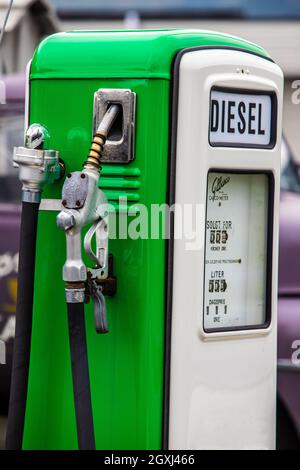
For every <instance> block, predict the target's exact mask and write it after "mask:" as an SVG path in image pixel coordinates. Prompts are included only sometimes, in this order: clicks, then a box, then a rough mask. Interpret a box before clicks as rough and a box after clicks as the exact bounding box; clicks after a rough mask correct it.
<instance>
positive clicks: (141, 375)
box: [23, 31, 261, 449]
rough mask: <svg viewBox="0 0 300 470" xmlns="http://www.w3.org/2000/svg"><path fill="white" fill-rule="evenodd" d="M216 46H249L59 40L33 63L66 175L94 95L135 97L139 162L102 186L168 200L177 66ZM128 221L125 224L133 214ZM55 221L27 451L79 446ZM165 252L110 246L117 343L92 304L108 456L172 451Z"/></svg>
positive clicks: (108, 176) (109, 37)
mask: <svg viewBox="0 0 300 470" xmlns="http://www.w3.org/2000/svg"><path fill="white" fill-rule="evenodd" d="M175 37H176V38H175ZM129 42H130V43H131V47H130V48H128V43H129ZM216 43H218V44H221V45H233V46H238V47H246V43H243V42H239V41H238V40H236V39H230V38H228V37H225V36H221V35H208V34H204V33H195V32H191V33H184V31H180V32H178V31H177V32H176V33H174V32H168V33H167V32H163V33H159V32H148V33H145V32H143V33H116V34H113V33H69V34H60V35H56V36H52V37H51V38H50V39H49V40H47V41H46V42H44V43H42V45H41V46H40V48H39V49H38V53H37V54H36V56H35V59H34V61H33V66H32V75H31V84H30V91H31V95H30V122H31V123H33V122H39V123H41V124H44V125H45V126H47V128H48V130H49V132H50V136H51V137H50V146H51V147H52V148H56V149H58V150H59V151H60V154H61V157H62V158H63V159H64V161H65V162H66V165H67V171H73V170H78V169H80V168H81V165H82V162H83V160H84V159H85V158H86V155H87V152H88V149H89V145H90V141H91V129H92V113H93V94H94V92H95V91H96V90H97V89H98V88H130V89H132V90H133V91H134V92H136V94H137V121H136V159H135V160H134V161H133V162H131V163H130V164H129V165H115V166H113V165H110V166H109V165H104V166H103V171H102V175H103V176H102V177H101V178H100V186H101V187H102V188H103V189H104V191H105V192H106V194H107V196H108V197H109V199H110V200H111V201H112V202H113V203H114V204H115V206H116V207H118V201H117V196H118V195H126V196H127V198H128V205H131V204H134V205H135V206H136V205H138V204H139V203H143V204H146V206H148V207H150V204H152V203H158V204H161V203H165V202H166V199H167V179H168V175H167V168H168V142H169V134H168V130H169V129H168V126H169V96H170V81H169V78H170V75H171V63H172V61H173V59H174V54H175V53H176V52H177V51H178V50H179V49H182V48H185V47H190V46H191V45H207V44H211V45H213V44H216ZM247 47H248V48H249V49H250V50H253V49H254V46H251V45H249V46H247ZM109 51H110V54H109ZM256 51H258V52H261V51H260V50H259V49H258V48H257V49H256ZM100 55H101V56H102V57H103V61H100V59H99V57H100ZM131 56H132V57H131ZM92 58H93V60H92ZM126 64H127V65H128V68H126ZM125 75H126V76H127V77H128V78H121V77H123V76H125ZM112 76H115V77H119V78H110V77H112ZM51 77H52V78H51ZM54 77H56V78H54ZM57 77H60V78H64V79H59V78H57ZM70 77H73V78H70ZM80 77H85V79H84V80H83V79H81V78H80ZM104 77H107V78H104ZM153 77H156V78H155V79H153ZM158 77H160V78H158ZM61 186H62V182H59V183H55V184H54V185H53V186H51V187H48V188H46V189H45V192H44V197H46V198H59V197H60V195H61ZM118 214H119V215H118V224H122V223H123V221H124V215H122V211H120V212H119V213H118ZM55 217H56V213H54V212H40V218H39V226H38V241H37V258H36V273H35V296H34V319H33V331H32V346H31V363H30V374H29V388H28V402H27V410H26V421H25V432H24V440H23V447H24V448H25V449H75V448H77V438H76V426H75V412H74V403H73V392H72V380H71V368H70V354H69V342H68V331H67V314H66V307H65V302H64V285H63V282H62V279H61V276H62V266H63V264H64V261H65V236H64V234H63V233H62V232H61V231H59V230H58V229H57V228H56V224H55ZM131 220H132V219H131ZM165 250H166V245H165V241H163V240H162V239H158V240H141V239H139V240H129V239H127V240H126V239H125V240H120V239H119V240H111V241H110V252H111V253H113V255H114V262H115V274H116V276H117V279H118V290H117V295H116V296H115V297H114V298H111V299H110V298H108V299H107V303H108V317H109V326H110V333H109V334H108V335H97V334H96V333H95V331H94V325H93V312H92V306H91V305H89V306H87V307H86V326H87V338H88V357H89V368H90V378H91V393H92V405H93V413H94V423H95V435H96V444H97V448H98V449H159V448H161V443H162V418H163V405H162V403H163V361H164V322H165Z"/></svg>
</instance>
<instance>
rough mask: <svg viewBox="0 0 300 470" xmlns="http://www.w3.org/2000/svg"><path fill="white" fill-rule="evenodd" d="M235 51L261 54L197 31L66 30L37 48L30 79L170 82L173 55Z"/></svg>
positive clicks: (225, 38) (242, 44) (237, 41)
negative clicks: (206, 49) (207, 49)
mask: <svg viewBox="0 0 300 470" xmlns="http://www.w3.org/2000/svg"><path fill="white" fill-rule="evenodd" d="M199 45H201V46H214V45H223V46H235V47H241V48H244V49H247V50H249V51H252V52H256V53H258V54H262V55H266V51H265V50H264V49H262V48H261V47H259V46H257V45H255V44H252V43H250V42H247V41H243V40H242V39H239V38H236V37H231V36H227V35H225V34H221V33H211V32H210V33H208V32H207V31H199V30H184V29H175V30H156V31H155V30H154V31H149V30H148V31H147V30H141V31H125V32H124V31H81V32H78V31H70V32H67V33H59V34H55V35H53V36H50V37H49V38H47V39H46V40H45V41H43V42H42V43H41V44H40V46H39V47H38V49H37V53H36V55H35V57H34V60H33V64H32V72H31V76H32V77H33V78H45V77H47V78H62V77H63V78H66V77H69V78H89V77H97V78H99V77H103V78H146V77H147V78H165V79H170V78H171V63H172V60H173V58H174V56H175V54H176V53H177V52H178V51H180V50H182V49H184V48H187V47H193V46H199Z"/></svg>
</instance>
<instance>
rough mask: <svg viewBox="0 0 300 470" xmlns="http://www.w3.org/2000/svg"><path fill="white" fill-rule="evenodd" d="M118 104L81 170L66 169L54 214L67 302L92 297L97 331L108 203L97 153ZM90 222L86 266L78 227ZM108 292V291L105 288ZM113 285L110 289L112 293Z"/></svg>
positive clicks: (102, 313) (101, 326) (102, 325)
mask: <svg viewBox="0 0 300 470" xmlns="http://www.w3.org/2000/svg"><path fill="white" fill-rule="evenodd" d="M119 111H120V106H119V105H116V104H114V105H111V106H110V107H109V108H108V110H107V112H106V113H105V115H104V117H103V119H102V121H101V123H100V125H99V126H98V128H97V131H96V133H95V135H94V138H93V142H92V146H91V150H90V153H89V156H88V159H87V161H86V162H85V163H84V166H83V170H82V171H75V172H73V173H69V174H68V175H67V177H66V180H65V182H64V185H63V189H62V204H63V206H64V207H65V208H64V210H62V211H61V212H60V213H59V214H58V216H57V226H58V227H59V228H61V229H63V230H64V231H65V233H66V237H67V260H66V262H65V265H64V267H63V279H64V281H65V282H66V301H67V303H84V302H87V301H88V300H89V298H90V297H92V298H93V300H94V317H95V326H96V331H97V332H98V333H107V332H108V327H107V318H106V304H105V297H104V293H103V292H104V291H105V285H106V281H107V280H108V278H109V275H110V272H109V261H108V259H109V258H108V232H109V230H108V203H107V199H106V196H105V194H104V193H103V191H101V190H100V189H99V187H98V180H99V175H100V157H101V154H102V151H103V146H104V144H105V141H106V138H107V135H108V132H109V130H110V128H111V126H112V125H113V123H114V121H115V119H116V117H117V115H118V113H119ZM88 224H92V226H91V227H90V228H89V230H88V231H87V233H86V235H85V238H84V250H85V252H86V254H87V255H88V256H89V258H90V259H91V260H92V261H94V263H95V266H94V267H93V268H88V267H86V266H85V264H84V262H83V260H82V256H81V231H82V229H83V228H84V227H85V226H86V225H88ZM94 235H95V237H96V252H94V251H93V250H92V239H93V237H94ZM106 293H107V294H109V292H108V291H107V292H106ZM112 293H113V289H112V290H111V291H110V295H112Z"/></svg>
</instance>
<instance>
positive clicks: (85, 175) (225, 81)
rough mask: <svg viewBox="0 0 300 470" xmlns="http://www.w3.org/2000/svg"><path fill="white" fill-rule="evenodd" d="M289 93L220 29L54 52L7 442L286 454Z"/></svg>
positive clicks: (125, 37)
mask: <svg viewBox="0 0 300 470" xmlns="http://www.w3.org/2000/svg"><path fill="white" fill-rule="evenodd" d="M282 89H283V77H282V72H281V70H280V69H279V67H278V66H277V65H276V64H274V62H273V61H272V60H271V58H270V57H269V56H268V54H267V53H266V52H265V51H264V50H263V49H261V48H260V47H258V46H255V45H253V44H251V43H248V42H246V41H243V40H241V39H238V38H234V37H230V36H227V35H223V34H218V33H212V32H205V31H193V30H164V31H126V32H120V31H119V32H69V33H61V34H56V35H53V36H50V37H49V38H47V39H46V40H44V41H43V42H42V43H41V44H40V46H39V47H38V49H37V51H36V53H35V55H34V57H33V60H32V62H31V64H30V66H29V68H28V101H27V113H28V122H27V126H26V128H27V129H28V130H27V136H30V135H32V134H34V135H35V138H34V139H32V138H31V139H29V140H28V139H27V141H26V143H25V147H22V148H18V149H16V150H15V163H16V164H18V165H19V166H20V178H21V179H22V181H23V185H24V187H25V190H27V189H28V187H27V186H28V185H27V186H26V184H27V183H26V182H27V180H28V178H27V176H28V174H30V175H31V176H32V171H33V169H35V170H36V169H37V168H38V165H39V160H38V158H37V155H36V152H42V154H39V156H40V157H41V155H42V156H43V157H44V156H45V152H46V153H47V152H50V154H51V155H52V156H53V157H55V160H53V162H54V163H53V174H52V173H51V178H50V177H48V176H47V178H46V177H45V172H42V173H43V185H42V187H41V186H38V190H39V195H40V194H41V189H43V193H42V198H41V202H40V204H39V217H38V220H37V217H36V218H35V221H32V222H31V223H32V224H33V225H35V226H37V234H36V238H35V237H34V238H33V239H32V240H31V246H32V251H33V252H35V259H34V258H33V260H32V258H31V261H30V262H31V265H32V264H33V267H34V269H33V268H32V269H31V271H30V272H31V278H30V279H31V281H30V282H31V284H30V286H31V288H30V289H31V290H30V292H31V294H30V292H29V296H28V297H29V299H28V302H27V307H26V309H27V310H26V312H27V313H26V312H25V313H26V318H27V322H28V325H27V326H28V327H27V329H26V328H25V333H24V334H23V335H22V334H21V335H19V339H18V340H17V339H16V343H17V346H16V348H18V350H19V351H23V352H24V351H25V355H24V356H23V361H22V360H21V365H20V361H19V363H18V365H17V366H16V367H15V368H14V372H13V381H12V392H11V405H10V416H9V423H8V436H7V447H8V448H23V449H32V448H34V449H74V448H75V449H76V448H78V447H79V448H81V449H94V448H96V449H160V448H164V449H167V448H169V449H209V448H210V449H218V448H231V449H246V448H263V449H272V448H274V446H275V417H276V299H277V242H278V201H279V177H280V148H281V125H282V123H281V115H282V109H281V108H282ZM36 134H37V135H36ZM43 135H46V136H47V138H44V139H43ZM39 138H40V140H41V142H42V144H41V142H40V143H39V145H41V146H40V147H39V150H35V151H34V152H32V149H31V150H30V147H32V144H30V142H32V141H35V142H37V141H38V140H39ZM91 141H92V145H91V143H90V142H91ZM46 149H47V150H46ZM51 149H52V150H51ZM53 149H55V150H53ZM24 155H26V158H25V160H24V158H23V156H24ZM58 155H59V157H60V158H58ZM43 161H44V160H43ZM64 172H65V173H64ZM37 174H39V172H38V171H37V173H35V174H33V176H34V175H37ZM40 174H41V173H40ZM64 174H65V176H64ZM24 175H25V176H24ZM49 183H51V184H49ZM35 184H36V183H35ZM29 186H30V185H29ZM30 188H31V189H32V185H31V186H30ZM30 188H29V189H30ZM33 188H36V186H33ZM26 194H27V193H26ZM26 197H27V196H26ZM30 202H32V197H31V199H30V201H29V203H30ZM37 202H39V201H35V203H37ZM162 205H163V206H164V207H165V208H166V207H167V210H165V211H164V212H162V214H163V216H162V219H163V223H162V224H161V225H160V227H159V231H158V235H157V234H156V236H153V232H152V231H151V230H150V229H149V230H148V232H147V234H146V235H145V230H144V229H145V226H147V227H148V228H149V225H151V224H152V223H153V220H152V209H153V207H154V206H156V207H157V206H159V207H160V206H162ZM186 209H187V210H188V211H191V212H192V213H194V214H196V217H195V220H194V222H195V227H196V229H195V233H194V235H195V239H191V237H190V233H189V234H188V233H187V230H186V225H187V217H186V213H185V210H186ZM145 211H146V214H147V215H146V218H144V219H142V218H140V219H139V220H140V224H141V225H142V224H144V225H143V227H142V228H141V230H140V232H138V235H139V236H137V235H136V232H135V236H132V231H131V230H130V225H131V224H132V223H135V224H136V225H135V226H137V222H135V221H136V218H137V217H141V214H142V213H143V212H144V214H145ZM193 211H195V212H193ZM35 212H36V211H35ZM149 214H151V216H150V215H149ZM124 227H125V232H126V236H124ZM121 229H122V230H123V231H122V230H121ZM34 233H35V232H34ZM179 234H180V235H179ZM94 239H95V240H94ZM23 251H24V253H22V250H21V252H20V258H22V256H23V257H25V253H26V246H25V248H24V249H23ZM24 259H25V258H24ZM23 289H26V285H25V286H24V287H23ZM19 296H22V292H20V290H19ZM31 307H32V313H31V311H30V308H31ZM22 318H23V319H24V308H23V307H22V302H21V303H20V304H18V311H17V325H18V322H19V324H21V325H22ZM17 328H18V326H17ZM21 329H22V328H21ZM98 333H100V334H98ZM101 333H106V334H101ZM17 338H18V336H17ZM19 357H20V356H19ZM24 358H25V359H24ZM20 370H21V371H22V370H23V372H22V373H21V374H20ZM24 370H25V372H24ZM20 383H21V385H22V387H21V389H22V397H21V400H19V398H20V397H19V395H18V384H20ZM15 403H17V406H16V405H15ZM16 430H17V432H16Z"/></svg>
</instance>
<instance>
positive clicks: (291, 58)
mask: <svg viewBox="0 0 300 470" xmlns="http://www.w3.org/2000/svg"><path fill="white" fill-rule="evenodd" d="M8 3H9V2H8V0H0V24H2V18H3V16H4V14H5V11H6V8H7V6H8ZM172 27H175V28H178V27H184V28H197V29H209V30H218V31H221V32H225V33H229V34H233V35H237V36H242V37H244V38H245V39H248V40H250V41H252V42H256V43H258V44H260V45H262V46H264V47H265V48H266V49H267V50H268V52H269V53H270V55H271V57H272V58H273V59H274V60H275V61H276V62H277V63H278V64H279V65H280V66H281V67H282V69H283V71H284V74H285V94H284V117H283V119H284V122H283V126H284V134H285V139H286V140H285V141H284V144H283V151H282V180H281V182H282V194H281V207H280V257H279V305H278V307H279V312H278V314H279V319H278V325H279V328H278V447H279V448H300V401H299V392H300V368H299V367H297V366H296V365H294V364H293V363H292V362H291V355H292V352H293V350H292V344H293V342H294V341H295V340H296V339H299V340H300V272H299V269H298V266H299V264H300V263H299V262H300V235H299V234H300V133H299V130H298V129H299V122H300V1H296V0H285V1H282V0H265V1H264V2H261V0H252V1H251V2H249V0H248V1H247V0H147V2H145V1H142V0H111V1H110V2H109V3H107V2H104V1H103V0H85V1H84V2H82V1H81V0H51V1H50V0H15V2H14V6H13V9H12V15H11V17H10V20H9V22H8V25H7V29H6V32H5V35H4V43H3V50H2V53H1V55H0V71H2V73H3V74H6V75H2V77H0V78H2V82H3V83H4V88H5V90H6V104H0V227H1V232H0V339H2V340H3V341H5V342H6V347H7V364H6V365H5V366H2V365H0V415H2V416H3V418H2V419H1V418H0V447H1V429H4V428H5V415H6V413H7V406H8V396H9V382H10V370H11V355H12V344H13V335H14V313H15V308H16V288H17V284H16V273H17V263H18V237H19V225H20V203H19V201H20V184H19V182H18V178H17V173H16V170H15V169H13V167H12V149H13V146H17V145H22V144H23V125H24V124H23V122H24V117H23V114H24V99H25V67H26V63H27V62H28V61H29V60H30V58H31V56H32V54H33V50H34V48H35V47H36V46H37V44H38V43H39V42H40V40H41V39H42V38H43V37H44V36H45V35H47V34H52V33H53V32H56V31H65V30H70V29H136V28H151V29H153V28H172ZM20 72H21V73H20ZM8 74H9V75H8ZM298 78H299V80H298ZM2 82H0V83H2ZM298 88H299V92H298ZM0 91H1V90H0ZM297 93H298V94H297ZM297 96H298V97H299V100H298V99H297ZM0 101H1V100H0ZM298 101H299V103H298ZM298 258H299V260H298ZM2 436H3V434H2ZM2 446H3V443H2Z"/></svg>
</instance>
